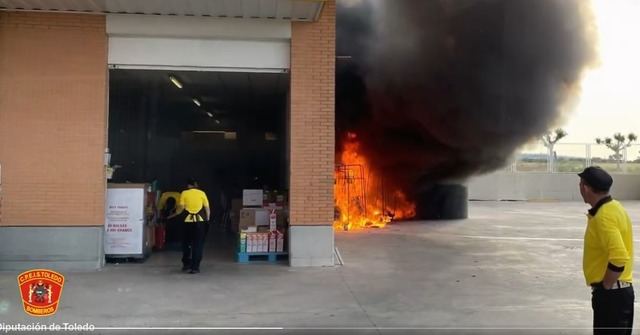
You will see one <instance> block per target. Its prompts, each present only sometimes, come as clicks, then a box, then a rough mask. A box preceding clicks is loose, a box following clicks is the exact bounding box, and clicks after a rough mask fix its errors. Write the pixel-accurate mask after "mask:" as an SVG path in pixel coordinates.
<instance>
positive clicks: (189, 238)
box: [169, 179, 211, 274]
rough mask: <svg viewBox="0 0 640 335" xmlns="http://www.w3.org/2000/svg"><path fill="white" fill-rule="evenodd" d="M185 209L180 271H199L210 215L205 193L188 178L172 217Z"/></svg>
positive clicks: (196, 183)
mask: <svg viewBox="0 0 640 335" xmlns="http://www.w3.org/2000/svg"><path fill="white" fill-rule="evenodd" d="M183 211H186V212H187V213H186V215H185V218H184V224H183V225H184V238H183V240H182V271H189V273H191V274H194V273H199V272H200V262H201V261H202V249H203V245H204V239H205V232H206V225H207V224H208V222H209V218H210V217H211V210H210V209H209V200H208V199H207V195H206V194H205V193H204V192H203V191H201V190H199V189H198V182H196V181H195V180H194V179H189V181H188V182H187V189H186V190H185V191H182V193H181V194H180V200H179V201H178V207H177V208H176V212H175V213H174V214H173V215H171V216H169V218H173V217H175V216H177V215H180V214H181V213H182V212H183Z"/></svg>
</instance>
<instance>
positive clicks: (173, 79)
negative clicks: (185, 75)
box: [169, 76, 182, 88]
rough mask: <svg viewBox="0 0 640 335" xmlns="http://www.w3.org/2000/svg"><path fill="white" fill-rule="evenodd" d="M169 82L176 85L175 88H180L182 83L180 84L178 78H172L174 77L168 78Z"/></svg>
mask: <svg viewBox="0 0 640 335" xmlns="http://www.w3.org/2000/svg"><path fill="white" fill-rule="evenodd" d="M169 80H171V82H172V83H173V84H174V85H176V87H177V88H182V83H181V82H180V80H178V78H176V77H174V76H169Z"/></svg>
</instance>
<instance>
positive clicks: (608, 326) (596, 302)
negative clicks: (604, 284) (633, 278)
mask: <svg viewBox="0 0 640 335" xmlns="http://www.w3.org/2000/svg"><path fill="white" fill-rule="evenodd" d="M634 300H635V294H634V293H633V287H625V288H621V289H617V290H605V289H603V288H597V289H595V290H594V291H593V292H592V294H591V307H592V308H593V334H595V335H601V334H621V335H622V334H625V335H626V334H629V335H630V334H631V330H632V327H633V302H634Z"/></svg>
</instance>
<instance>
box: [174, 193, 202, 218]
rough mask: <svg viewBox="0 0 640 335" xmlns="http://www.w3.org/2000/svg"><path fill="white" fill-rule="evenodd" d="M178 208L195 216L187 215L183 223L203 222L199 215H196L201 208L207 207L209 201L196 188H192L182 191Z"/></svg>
mask: <svg viewBox="0 0 640 335" xmlns="http://www.w3.org/2000/svg"><path fill="white" fill-rule="evenodd" d="M178 205H180V207H182V208H184V209H185V210H186V211H187V214H196V215H187V217H186V219H185V220H184V221H185V222H196V221H204V219H203V218H202V216H201V215H197V214H198V213H199V212H200V211H201V210H202V208H203V207H209V200H208V199H207V195H206V194H205V193H204V192H202V191H201V190H198V189H196V188H192V189H189V190H186V191H182V194H180V201H179V202H178Z"/></svg>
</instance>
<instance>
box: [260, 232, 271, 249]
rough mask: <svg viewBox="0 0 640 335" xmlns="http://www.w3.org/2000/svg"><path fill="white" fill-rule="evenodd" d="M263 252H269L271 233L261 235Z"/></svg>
mask: <svg viewBox="0 0 640 335" xmlns="http://www.w3.org/2000/svg"><path fill="white" fill-rule="evenodd" d="M261 234H262V236H261V240H262V252H269V233H261Z"/></svg>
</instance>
